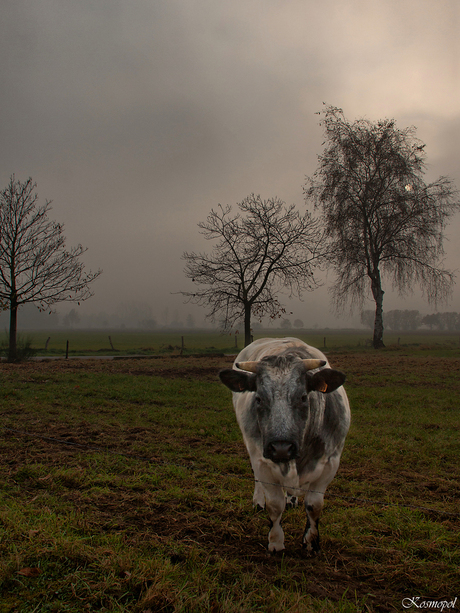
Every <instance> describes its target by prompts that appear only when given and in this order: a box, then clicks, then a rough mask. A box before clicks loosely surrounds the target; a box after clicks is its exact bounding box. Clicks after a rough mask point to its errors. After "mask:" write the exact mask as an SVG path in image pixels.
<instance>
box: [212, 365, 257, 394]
mask: <svg viewBox="0 0 460 613" xmlns="http://www.w3.org/2000/svg"><path fill="white" fill-rule="evenodd" d="M219 378H220V380H221V381H222V383H223V384H224V385H226V386H227V387H228V388H229V389H231V390H232V392H255V391H256V375H254V374H251V373H248V372H242V371H241V370H235V369H233V368H226V369H225V370H221V371H220V373H219Z"/></svg>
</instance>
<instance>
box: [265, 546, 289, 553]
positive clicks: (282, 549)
mask: <svg viewBox="0 0 460 613" xmlns="http://www.w3.org/2000/svg"><path fill="white" fill-rule="evenodd" d="M285 551H286V549H285V547H284V545H278V546H275V545H269V546H268V553H269V554H270V555H272V556H281V555H283V553H284V552H285Z"/></svg>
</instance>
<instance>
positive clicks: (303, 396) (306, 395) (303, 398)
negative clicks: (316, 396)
mask: <svg viewBox="0 0 460 613" xmlns="http://www.w3.org/2000/svg"><path fill="white" fill-rule="evenodd" d="M307 400H308V394H302V402H307Z"/></svg>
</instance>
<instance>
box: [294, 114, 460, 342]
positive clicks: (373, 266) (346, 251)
mask: <svg viewBox="0 0 460 613" xmlns="http://www.w3.org/2000/svg"><path fill="white" fill-rule="evenodd" d="M322 125H323V126H324V130H325V145H326V146H325V149H324V152H323V154H322V155H320V156H319V165H318V168H317V170H316V172H315V174H314V175H313V177H311V178H310V177H307V182H306V186H305V195H306V199H307V201H309V200H311V201H313V202H314V203H315V205H316V206H317V207H319V208H320V209H321V210H322V218H323V222H324V225H325V228H326V232H327V236H328V242H329V245H330V247H331V252H332V253H333V257H332V258H331V259H330V262H331V265H332V267H333V268H334V269H335V271H336V273H337V280H336V282H335V284H334V286H333V288H332V291H333V297H334V300H335V303H336V306H337V307H338V308H339V309H341V308H343V306H344V304H345V303H347V302H349V303H351V306H352V308H353V306H359V307H361V306H362V304H363V301H364V299H365V298H366V294H367V290H368V289H370V290H371V294H372V297H373V299H374V301H375V319H374V338H373V345H374V347H375V348H379V347H383V346H384V344H383V296H384V289H383V279H384V278H387V279H388V280H389V281H390V283H391V285H392V286H393V288H395V289H396V290H397V291H398V292H399V293H400V294H404V293H406V292H408V291H411V289H412V287H413V286H414V284H417V285H419V286H420V288H421V289H422V292H423V293H424V295H425V297H426V298H427V299H428V301H429V302H430V303H436V302H438V301H442V300H444V299H445V298H446V297H447V296H448V295H449V294H450V292H451V288H452V285H453V283H454V274H453V272H452V271H450V270H447V269H446V268H444V265H443V256H444V248H443V243H444V238H445V236H444V229H445V226H446V223H447V221H448V220H449V218H450V217H451V216H452V215H453V214H454V213H455V212H456V211H457V210H458V209H459V207H460V204H459V202H458V200H457V196H458V192H457V190H456V189H455V186H454V185H453V183H452V182H451V180H450V179H449V178H447V177H440V178H439V179H438V180H437V181H435V182H433V183H430V184H426V183H425V181H424V171H425V162H424V160H425V151H424V149H425V145H424V144H423V143H421V141H420V140H418V139H417V138H416V136H415V128H414V127H409V128H405V129H402V130H401V129H399V128H397V127H396V122H395V120H394V119H385V120H383V121H378V122H376V123H373V122H371V121H368V120H366V119H359V120H357V121H354V122H353V123H351V122H349V121H347V120H346V119H345V117H344V115H343V112H342V110H341V109H338V108H335V107H333V106H327V107H326V109H325V111H324V118H323V119H322Z"/></svg>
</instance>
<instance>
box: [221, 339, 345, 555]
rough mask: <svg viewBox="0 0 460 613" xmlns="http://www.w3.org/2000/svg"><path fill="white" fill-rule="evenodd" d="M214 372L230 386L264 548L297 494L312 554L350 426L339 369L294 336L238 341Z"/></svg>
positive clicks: (277, 540)
mask: <svg viewBox="0 0 460 613" xmlns="http://www.w3.org/2000/svg"><path fill="white" fill-rule="evenodd" d="M219 378H220V380H221V381H222V383H224V384H225V385H226V386H227V387H228V388H229V389H230V390H231V391H232V392H233V406H234V409H235V413H236V418H237V421H238V424H239V426H240V429H241V432H242V434H243V439H244V443H245V445H246V449H247V450H248V453H249V457H250V461H251V466H252V470H253V472H254V479H255V488H254V496H253V505H254V508H256V509H263V508H264V507H265V508H266V510H267V511H268V515H269V517H270V524H271V529H270V532H269V535H268V550H269V551H270V552H272V553H275V552H279V551H282V550H283V549H284V548H285V547H284V532H283V529H282V527H281V515H282V514H283V511H284V510H285V508H286V504H287V505H288V506H289V507H290V506H297V502H298V500H297V497H298V495H299V494H304V504H305V510H306V514H307V525H306V528H305V531H304V533H303V537H302V547H303V548H304V550H306V552H307V555H315V554H316V553H318V552H319V551H320V542H319V529H318V524H319V517H320V514H321V511H322V508H323V504H324V492H325V490H326V488H327V486H328V485H329V483H330V482H331V481H332V479H333V478H334V476H335V474H336V472H337V469H338V467H339V462H340V456H341V454H342V450H343V446H344V443H345V438H346V435H347V432H348V428H349V426H350V405H349V403H348V398H347V395H346V393H345V390H344V388H343V387H342V385H343V383H344V382H345V375H344V374H343V373H342V372H340V371H338V370H333V369H332V368H331V367H330V366H329V363H328V361H327V359H326V356H325V355H324V354H323V353H322V352H321V351H319V350H318V349H315V348H314V347H310V346H309V345H307V344H306V343H304V342H303V341H301V340H299V339H296V338H262V339H259V340H256V341H254V342H253V343H251V344H250V345H248V346H247V347H245V348H244V349H243V350H242V351H241V352H240V353H239V354H238V356H237V358H236V359H235V361H234V363H233V367H232V368H227V369H224V370H222V371H220V373H219Z"/></svg>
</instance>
